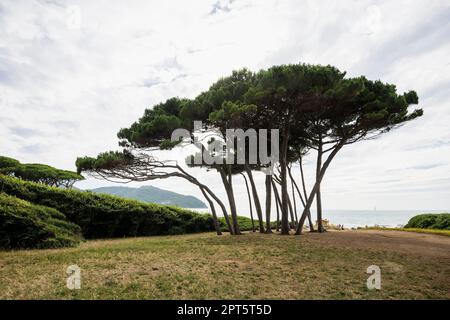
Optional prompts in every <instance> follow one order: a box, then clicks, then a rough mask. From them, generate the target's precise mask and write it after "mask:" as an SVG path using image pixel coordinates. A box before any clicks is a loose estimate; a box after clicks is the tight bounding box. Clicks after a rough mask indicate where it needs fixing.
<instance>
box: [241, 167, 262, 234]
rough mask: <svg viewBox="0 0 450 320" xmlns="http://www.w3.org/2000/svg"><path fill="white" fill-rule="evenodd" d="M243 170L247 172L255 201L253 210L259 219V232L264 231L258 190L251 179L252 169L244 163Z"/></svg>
mask: <svg viewBox="0 0 450 320" xmlns="http://www.w3.org/2000/svg"><path fill="white" fill-rule="evenodd" d="M245 171H246V172H247V176H248V179H249V181H250V186H251V187H252V193H253V201H254V203H255V210H256V214H257V215H258V220H259V232H261V233H264V220H263V214H262V209H261V203H260V202H259V197H258V191H257V190H256V185H255V180H254V179H253V174H252V170H251V168H250V166H249V165H245Z"/></svg>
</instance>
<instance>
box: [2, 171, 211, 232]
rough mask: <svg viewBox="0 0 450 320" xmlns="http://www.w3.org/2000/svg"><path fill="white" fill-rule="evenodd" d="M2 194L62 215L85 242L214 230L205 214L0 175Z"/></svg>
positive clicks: (209, 217) (209, 218)
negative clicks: (94, 239) (81, 235)
mask: <svg viewBox="0 0 450 320" xmlns="http://www.w3.org/2000/svg"><path fill="white" fill-rule="evenodd" d="M1 191H3V192H5V193H7V194H9V195H12V196H15V197H18V198H20V199H23V200H26V201H29V202H31V203H35V204H39V205H43V206H46V207H51V208H54V209H56V210H58V211H60V212H62V213H64V215H65V216H66V217H67V219H68V220H69V221H71V222H73V223H75V224H77V225H79V226H80V227H81V230H82V233H83V236H84V237H85V238H88V239H92V238H115V237H128V236H149V235H165V234H183V233H194V232H204V231H213V230H214V227H213V223H212V218H211V216H210V215H208V214H198V213H196V212H193V211H189V210H185V209H181V208H177V207H172V206H163V205H157V204H147V203H142V202H138V201H135V200H128V199H123V198H119V197H116V196H112V195H105V194H96V193H92V192H89V191H79V190H68V189H60V188H55V187H48V186H45V185H43V184H39V183H33V182H28V181H23V180H20V179H16V178H12V177H8V176H4V175H0V192H1Z"/></svg>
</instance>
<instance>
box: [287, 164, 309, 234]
mask: <svg viewBox="0 0 450 320" xmlns="http://www.w3.org/2000/svg"><path fill="white" fill-rule="evenodd" d="M301 170H302V169H301ZM288 173H289V177H290V178H291V181H292V184H293V186H294V187H295V189H296V190H297V193H298V196H299V198H300V201H301V203H302V205H303V208H304V207H305V204H306V203H305V200H304V199H303V197H302V193H301V192H300V189H299V187H298V185H297V182H295V179H294V177H293V176H292V172H291V168H288ZM303 187H304V189H303V191H304V192H305V197H307V195H306V188H305V184H304V181H303ZM292 193H294V191H292ZM295 213H296V216H295V219H296V220H297V222H298V217H297V211H296V212H295ZM307 218H308V222H309V230H310V231H314V225H313V223H312V221H311V212H310V211H308V215H307Z"/></svg>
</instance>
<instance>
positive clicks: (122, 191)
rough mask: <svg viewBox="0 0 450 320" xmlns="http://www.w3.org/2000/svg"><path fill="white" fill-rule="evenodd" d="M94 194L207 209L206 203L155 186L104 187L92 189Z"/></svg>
mask: <svg viewBox="0 0 450 320" xmlns="http://www.w3.org/2000/svg"><path fill="white" fill-rule="evenodd" d="M91 191H92V192H96V193H106V194H113V195H116V196H119V197H123V198H128V199H136V200H140V201H144V202H152V203H159V204H165V205H176V206H179V207H183V208H206V205H205V203H203V202H202V201H201V200H200V199H198V198H196V197H194V196H186V195H182V194H179V193H176V192H172V191H167V190H164V189H160V188H156V187H153V186H142V187H139V188H132V187H119V186H114V187H102V188H96V189H92V190H91Z"/></svg>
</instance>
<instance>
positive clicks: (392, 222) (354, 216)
mask: <svg viewBox="0 0 450 320" xmlns="http://www.w3.org/2000/svg"><path fill="white" fill-rule="evenodd" d="M191 210H195V211H198V212H208V209H204V208H203V209H191ZM441 212H442V211H436V210H323V219H327V220H328V221H329V222H330V223H332V224H335V225H337V224H340V225H343V226H344V228H357V227H365V226H369V227H373V226H380V227H391V228H395V227H403V226H404V225H405V224H407V223H408V221H409V219H411V218H412V217H414V216H416V215H418V214H422V213H441ZM311 213H312V216H313V217H315V216H316V213H315V211H314V210H312V211H311ZM242 215H243V216H248V215H247V214H242ZM264 217H265V216H264ZM313 220H314V221H315V218H313Z"/></svg>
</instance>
